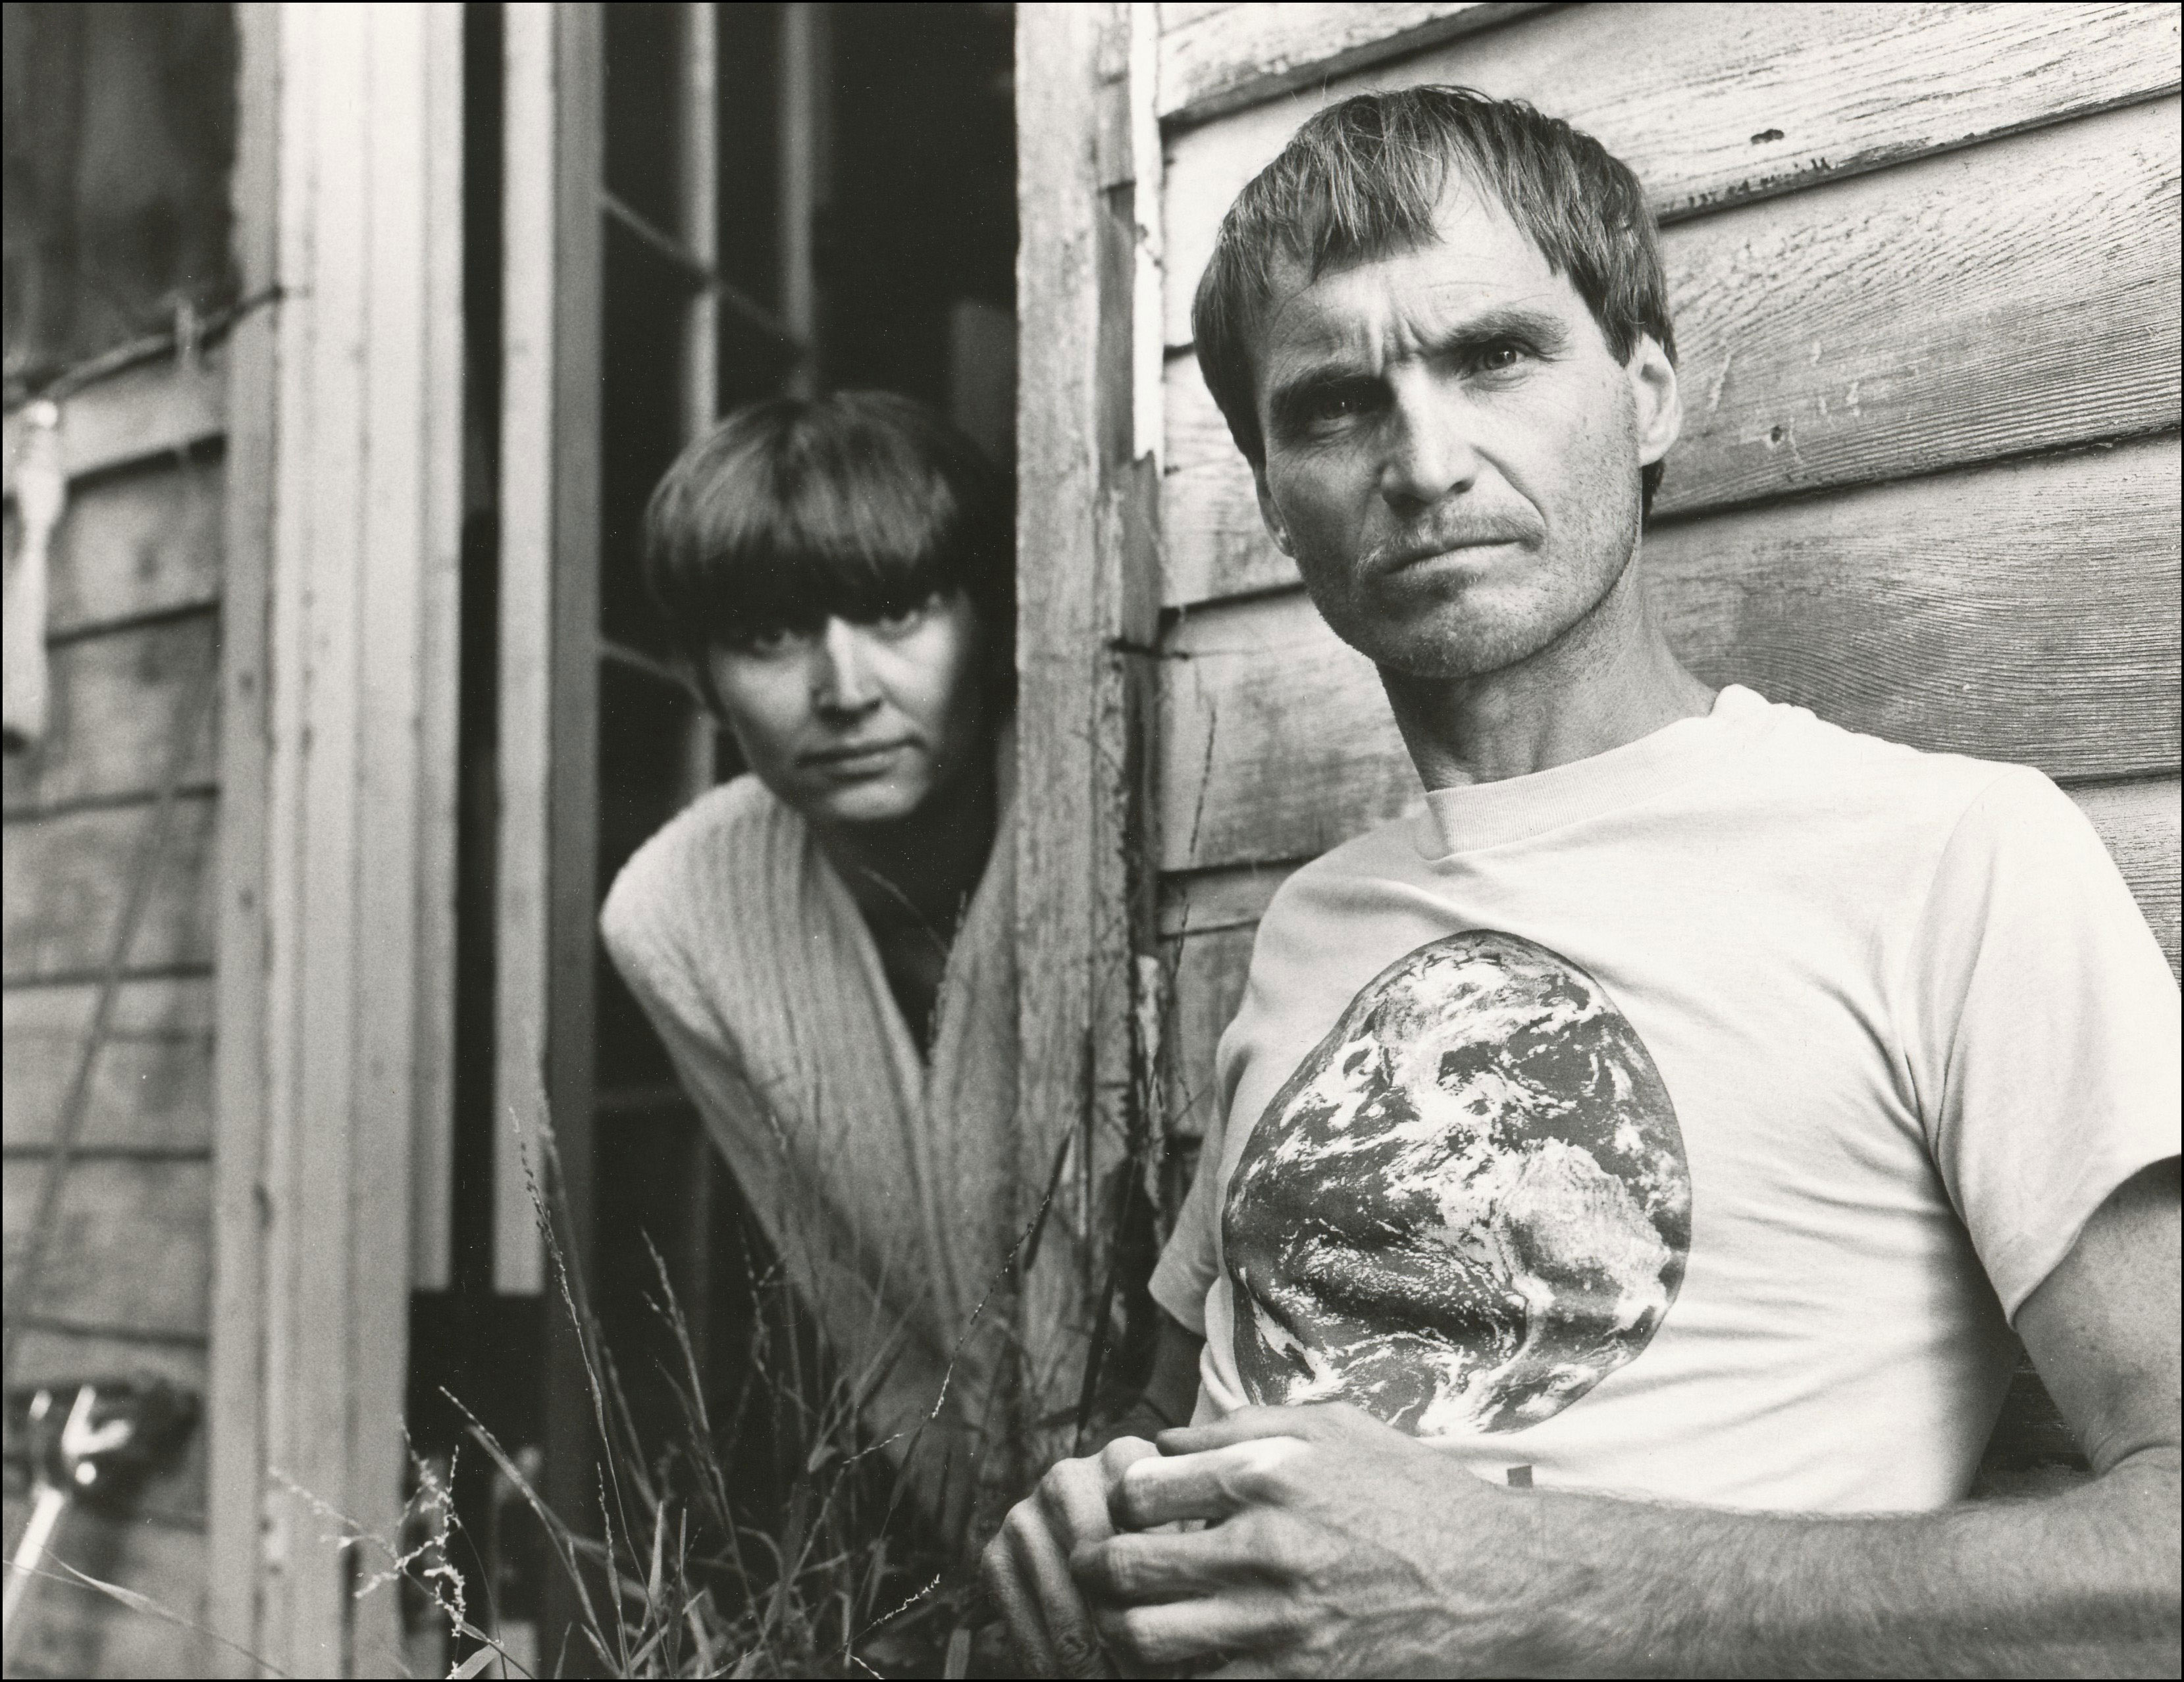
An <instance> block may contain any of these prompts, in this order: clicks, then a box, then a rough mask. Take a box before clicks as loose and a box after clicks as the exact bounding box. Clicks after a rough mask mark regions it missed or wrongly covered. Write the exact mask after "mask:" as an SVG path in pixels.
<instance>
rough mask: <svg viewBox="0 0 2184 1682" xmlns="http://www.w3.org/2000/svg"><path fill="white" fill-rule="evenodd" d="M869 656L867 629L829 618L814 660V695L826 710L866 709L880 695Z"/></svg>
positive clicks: (821, 634)
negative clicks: (867, 653)
mask: <svg viewBox="0 0 2184 1682" xmlns="http://www.w3.org/2000/svg"><path fill="white" fill-rule="evenodd" d="M879 698H880V696H879V690H878V688H877V687H876V686H875V685H874V683H873V682H872V671H871V668H870V666H869V665H868V664H867V662H866V650H865V639H864V636H863V633H862V632H860V631H859V630H858V629H857V627H855V626H854V625H851V624H850V623H849V622H848V621H846V620H841V619H829V620H828V621H827V628H826V629H825V630H824V631H822V632H821V633H820V636H819V646H818V648H817V649H816V650H815V651H814V658H813V660H812V663H811V699H812V703H813V705H816V706H817V707H818V708H819V709H820V710H822V711H823V712H848V713H855V712H863V711H865V710H866V709H868V708H869V707H871V706H872V705H873V703H875V702H876V701H877V700H878V699H879Z"/></svg>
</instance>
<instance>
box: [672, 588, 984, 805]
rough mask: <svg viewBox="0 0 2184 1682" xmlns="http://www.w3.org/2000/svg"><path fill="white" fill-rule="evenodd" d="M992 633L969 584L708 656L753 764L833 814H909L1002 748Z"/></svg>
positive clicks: (788, 796) (765, 777) (788, 793)
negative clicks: (989, 655) (897, 609)
mask: <svg viewBox="0 0 2184 1682" xmlns="http://www.w3.org/2000/svg"><path fill="white" fill-rule="evenodd" d="M984 656H985V638H984V633H983V627H981V626H980V624H979V622H978V613H977V611H976V610H974V609H973V608H972V605H971V603H970V599H969V598H967V596H965V595H964V594H963V593H962V592H961V591H960V590H958V591H950V592H947V593H944V594H941V595H937V596H935V597H933V599H931V600H930V601H928V602H927V603H926V604H925V605H924V606H922V607H920V608H916V609H913V610H911V611H910V612H908V613H905V614H903V615H899V616H896V617H894V618H889V619H882V620H877V621H873V622H872V623H870V624H852V623H850V621H847V620H842V619H829V620H828V621H827V622H826V624H825V625H824V627H822V628H821V629H819V630H817V631H814V632H795V631H787V632H776V633H774V634H772V635H771V636H768V637H765V638H758V639H755V640H754V641H752V642H750V643H744V644H743V645H741V646H739V647H735V648H727V649H715V650H714V651H713V654H712V655H711V657H710V661H709V669H710V672H711V675H712V679H713V691H714V693H716V695H718V696H719V697H720V699H721V708H722V710H724V711H725V712H726V713H727V723H728V727H729V728H730V729H731V730H733V732H735V738H736V741H737V742H738V744H740V746H741V747H742V749H743V753H744V763H746V764H747V765H749V767H750V768H751V770H752V771H754V772H755V773H756V774H757V776H758V778H759V780H760V782H762V783H765V784H766V787H767V788H770V789H772V791H773V793H774V794H775V795H776V796H777V798H778V799H781V800H782V801H783V803H784V804H786V805H789V806H791V807H793V808H794V810H797V811H799V812H800V813H802V814H803V815H804V816H805V818H807V819H809V820H810V821H811V822H814V823H816V824H820V825H822V826H825V825H831V824H851V823H885V822H890V821H892V820H895V819H900V818H905V817H908V816H910V815H911V813H912V812H915V811H916V810H918V808H919V807H921V806H922V805H924V804H925V802H926V801H927V800H928V799H931V798H932V797H933V795H934V794H939V793H941V792H943V791H944V790H945V789H947V788H949V787H950V785H952V784H953V783H955V782H956V778H957V777H960V776H961V774H962V773H963V771H965V770H966V769H967V768H968V767H970V766H973V765H975V764H977V763H978V761H979V760H981V759H982V758H983V756H984V755H986V754H987V752H988V751H989V748H990V744H991V741H992V735H993V729H994V725H995V718H994V716H993V713H994V707H993V701H992V699H991V696H990V693H989V685H988V684H987V683H986V682H985V681H984V678H985V672H984Z"/></svg>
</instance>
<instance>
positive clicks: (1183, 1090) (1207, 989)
mask: <svg viewBox="0 0 2184 1682" xmlns="http://www.w3.org/2000/svg"><path fill="white" fill-rule="evenodd" d="M1257 934H1258V926H1257V925H1256V923H1243V924H1232V925H1231V926H1229V927H1226V928H1216V929H1208V930H1206V931H1205V932H1204V933H1192V934H1190V935H1187V936H1183V937H1179V938H1175V939H1172V940H1170V941H1169V942H1168V943H1167V946H1168V950H1167V954H1166V958H1167V962H1168V963H1169V964H1170V965H1171V966H1173V975H1172V977H1171V978H1170V981H1169V1010H1170V1017H1169V1022H1168V1024H1167V1033H1165V1035H1164V1036H1163V1038H1162V1044H1163V1045H1164V1046H1165V1047H1166V1049H1167V1067H1166V1068H1165V1069H1163V1070H1162V1085H1163V1087H1164V1089H1165V1090H1166V1093H1167V1132H1168V1135H1169V1136H1170V1137H1171V1138H1178V1137H1179V1138H1184V1139H1202V1138H1203V1137H1205V1134H1206V1129H1207V1128H1210V1127H1212V1126H1213V1125H1214V1124H1215V1123H1216V1122H1218V1121H1219V1120H1220V1112H1219V1105H1218V1102H1217V1100H1218V1098H1219V1091H1218V1089H1217V1087H1216V1086H1215V1084H1214V1078H1213V1073H1214V1069H1213V1053H1214V1050H1215V1048H1216V1047H1217V1046H1218V1045H1219V1044H1220V1043H1221V1035H1222V1032H1223V1029H1225V1028H1227V1027H1228V1026H1229V1018H1230V1017H1231V1016H1234V1015H1235V1014H1236V1006H1237V1005H1239V1004H1240V1003H1241V1002H1242V1001H1243V997H1244V982H1245V977H1247V976H1248V975H1249V974H1250V973H1251V943H1252V941H1253V940H1254V939H1255V938H1256V936H1257Z"/></svg>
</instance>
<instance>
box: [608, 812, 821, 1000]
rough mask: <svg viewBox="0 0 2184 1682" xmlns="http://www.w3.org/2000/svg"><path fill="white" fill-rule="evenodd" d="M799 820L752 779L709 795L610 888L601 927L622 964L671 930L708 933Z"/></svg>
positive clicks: (671, 823) (664, 828) (672, 822)
mask: <svg viewBox="0 0 2184 1682" xmlns="http://www.w3.org/2000/svg"><path fill="white" fill-rule="evenodd" d="M797 822H798V819H797V817H796V815H795V814H794V812H793V811H791V810H789V809H788V807H786V806H784V805H782V803H781V802H780V801H779V800H777V799H775V798H774V796H773V794H772V793H771V792H770V791H769V790H768V789H767V788H766V785H765V784H764V783H760V781H759V780H758V778H756V777H752V776H749V775H746V776H743V777H737V778H735V779H734V780H733V782H729V783H722V784H721V786H720V787H719V788H710V789H708V790H707V791H706V792H705V794H700V795H699V797H698V798H697V799H694V800H693V801H691V802H690V804H689V805H687V806H685V807H683V808H682V810H681V811H679V812H677V814H676V815H675V816H673V817H671V818H670V819H669V820H668V821H667V822H666V823H664V824H662V825H661V826H660V828H659V829H658V830H657V831H655V833H653V835H652V836H651V838H649V839H648V840H647V841H646V842H645V843H644V844H643V846H641V847H639V848H638V849H637V851H636V852H634V853H632V855H630V859H629V862H628V863H627V864H626V865H624V866H622V867H621V871H620V872H617V873H616V877H615V880H614V885H613V887H611V888H609V889H608V890H607V897H606V902H605V904H604V905H603V906H602V907H601V908H600V911H599V929H600V933H602V934H603V935H604V938H605V940H606V943H607V947H608V950H610V951H611V952H613V953H614V955H616V958H617V960H624V959H627V958H628V957H630V956H632V955H638V954H641V953H642V952H643V951H644V950H646V949H648V948H649V947H650V946H652V945H653V944H655V943H656V942H657V941H658V940H659V939H660V938H661V937H662V935H663V934H664V933H666V932H667V931H670V930H688V929H691V928H694V927H697V928H708V932H709V933H710V932H711V931H710V928H709V927H708V926H709V925H710V922H713V921H714V920H715V919H714V917H713V916H712V913H713V912H714V911H716V910H727V909H728V908H731V907H732V906H733V904H734V902H735V900H736V899H737V898H738V888H739V887H745V888H747V887H749V886H750V885H751V884H750V883H749V877H751V875H752V873H753V872H756V871H759V870H760V869H762V868H763V863H764V860H765V859H766V856H767V855H768V853H769V851H770V850H771V845H770V844H772V843H773V842H776V841H777V840H780V839H782V838H784V832H785V831H786V830H787V829H788V827H791V826H794V825H795V824H796V823H797Z"/></svg>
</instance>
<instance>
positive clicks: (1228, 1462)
mask: <svg viewBox="0 0 2184 1682" xmlns="http://www.w3.org/2000/svg"><path fill="white" fill-rule="evenodd" d="M1306 1449H1307V1445H1306V1444H1305V1443H1303V1442H1302V1441H1301V1440H1298V1439H1297V1438H1295V1437H1264V1438H1258V1439H1255V1440H1250V1441H1246V1442H1240V1443H1233V1444H1230V1445H1229V1446H1227V1447H1225V1448H1215V1449H1209V1450H1207V1451H1205V1452H1203V1453H1200V1454H1179V1455H1176V1456H1173V1457H1166V1456H1164V1457H1162V1458H1160V1459H1147V1460H1140V1461H1139V1462H1137V1463H1136V1464H1134V1465H1133V1466H1132V1467H1131V1468H1129V1470H1128V1471H1127V1472H1126V1473H1123V1478H1122V1480H1121V1482H1120V1483H1118V1484H1117V1485H1116V1490H1115V1500H1114V1502H1113V1511H1114V1513H1115V1518H1116V1524H1117V1528H1118V1529H1128V1530H1146V1529H1151V1528H1152V1527H1153V1526H1154V1525H1156V1524H1168V1523H1173V1522H1174V1521H1176V1520H1177V1519H1179V1518H1203V1519H1206V1520H1208V1521H1210V1522H1213V1523H1218V1522H1219V1521H1220V1520H1222V1519H1223V1518H1228V1517H1229V1516H1230V1515H1231V1514H1232V1513H1235V1512H1240V1511H1241V1510H1242V1509H1243V1508H1244V1507H1246V1506H1248V1505H1250V1504H1251V1502H1253V1501H1262V1500H1264V1499H1266V1498H1267V1496H1268V1495H1269V1494H1270V1493H1271V1492H1272V1490H1273V1488H1274V1479H1275V1476H1276V1474H1277V1473H1278V1472H1279V1468H1281V1467H1282V1465H1283V1464H1284V1462H1288V1461H1290V1460H1291V1459H1294V1458H1295V1456H1298V1455H1300V1454H1302V1453H1304V1452H1305V1451H1306Z"/></svg>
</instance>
